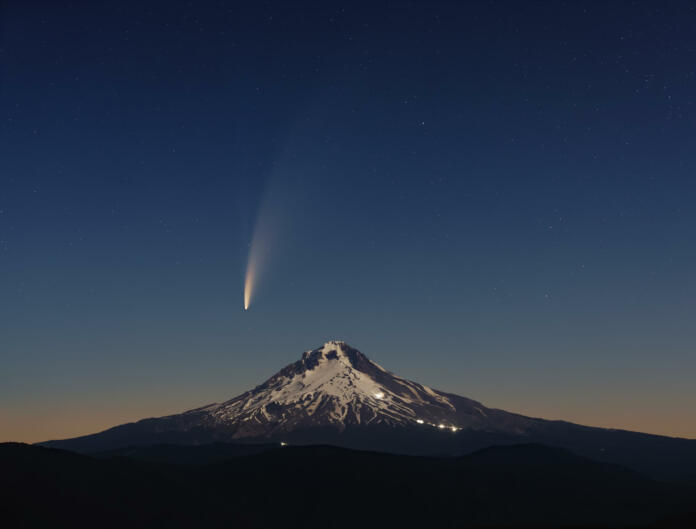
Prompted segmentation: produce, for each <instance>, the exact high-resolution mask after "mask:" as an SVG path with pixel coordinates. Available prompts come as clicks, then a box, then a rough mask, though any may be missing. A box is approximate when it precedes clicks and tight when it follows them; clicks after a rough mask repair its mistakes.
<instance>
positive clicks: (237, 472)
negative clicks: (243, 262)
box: [0, 444, 692, 529]
mask: <svg viewBox="0 0 696 529" xmlns="http://www.w3.org/2000/svg"><path fill="white" fill-rule="evenodd" d="M255 451H256V453H253V452H255ZM250 454H251V455H250ZM164 461H166V463H164ZM212 462H214V463H212ZM0 465H1V468H2V469H3V478H2V481H1V482H0V483H2V484H1V485H0V497H2V503H3V507H2V511H3V515H2V516H3V518H4V520H5V521H6V522H7V523H6V524H3V525H4V526H6V527H12V528H15V527H17V528H20V527H49V526H50V527H106V528H110V527H114V528H115V527H136V528H138V527H148V528H151V527H249V528H257V527H258V528H261V527H303V528H311V527H317V528H319V527H321V528H322V529H324V528H330V527H335V528H342V527H378V526H379V527H439V528H446V527H452V528H454V527H462V528H464V527H484V526H485V527H496V526H510V527H532V526H534V527H554V526H560V525H564V524H575V525H578V526H580V525H585V526H595V527H597V526H599V525H598V524H602V525H605V526H627V525H630V524H633V525H635V526H640V525H644V524H650V523H653V522H655V520H659V519H663V518H666V517H668V516H672V517H673V518H672V519H673V521H674V520H679V517H681V518H683V519H688V518H685V516H686V515H684V513H685V512H688V507H689V505H690V503H689V500H690V499H691V493H692V490H691V489H689V488H688V487H687V486H686V485H683V484H682V485H681V486H676V485H673V484H669V483H662V482H658V481H655V480H652V479H649V478H647V477H644V476H642V475H640V474H638V473H635V472H633V471H631V470H628V469H626V468H623V467H620V466H616V465H611V464H606V463H600V462H595V461H591V460H588V459H586V458H583V457H579V456H575V455H573V454H571V453H569V452H567V451H565V450H562V449H556V448H548V447H545V446H541V445H518V446H503V447H492V448H488V449H486V450H482V451H479V452H476V453H474V454H471V455H468V456H465V457H459V458H427V457H412V456H401V455H393V454H382V453H376V452H361V451H353V450H346V449H342V448H336V447H331V446H302V447H291V446H288V447H283V448H280V447H275V448H273V447H269V446H267V445H266V446H260V447H250V446H242V447H240V446H239V445H230V446H225V445H224V444H216V445H211V446H198V447H190V446H189V447H171V446H153V447H146V448H143V447H141V448H138V449H137V450H134V449H125V450H123V451H117V452H115V453H114V454H111V455H107V454H102V455H101V456H100V457H90V456H84V455H78V454H74V453H71V452H67V451H62V450H56V449H47V448H43V447H38V446H28V445H22V444H4V445H0ZM675 523H676V522H675Z"/></svg>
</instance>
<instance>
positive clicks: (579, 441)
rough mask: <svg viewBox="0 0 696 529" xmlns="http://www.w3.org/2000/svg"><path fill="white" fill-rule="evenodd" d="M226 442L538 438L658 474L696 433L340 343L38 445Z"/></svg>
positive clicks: (675, 461) (384, 446)
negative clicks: (535, 399) (606, 419)
mask: <svg viewBox="0 0 696 529" xmlns="http://www.w3.org/2000/svg"><path fill="white" fill-rule="evenodd" d="M229 441H236V442H247V443H267V442H276V443H280V442H283V443H290V444H317V443H326V444H333V445H338V446H345V447H349V448H358V449H367V450H381V451H386V452H393V453H404V454H421V455H461V454H464V453H468V452H471V451H474V450H478V449H481V448H485V447H487V446H491V445H500V444H517V443H520V442H524V443H528V442H539V443H544V444H548V445H555V446H562V447H566V448H568V449H570V450H573V451H574V452H576V453H578V454H581V455H584V456H588V457H592V458H593V459H598V460H603V461H607V462H613V463H620V464H624V465H627V466H630V467H632V468H635V469H638V470H641V471H644V472H648V473H651V474H652V475H656V476H667V477H675V476H677V475H681V474H684V475H688V474H690V475H694V474H696V441H694V440H686V439H674V438H669V437H663V436H655V435H650V434H641V433H636V432H627V431H622V430H609V429H603V428H592V427H587V426H580V425H576V424H572V423H568V422H564V421H548V420H544V419H537V418H530V417H525V416H523V415H518V414H515V413H510V412H506V411H503V410H498V409H492V408H487V407H486V406H484V405H483V404H481V403H480V402H477V401H475V400H471V399H468V398H465V397H460V396H457V395H453V394H450V393H445V392H442V391H438V390H435V389H432V388H429V387H427V386H424V385H422V384H419V383H417V382H412V381H410V380H406V379H404V378H402V377H399V376H397V375H395V374H394V373H391V372H389V371H387V370H386V369H384V368H383V367H381V366H380V365H379V364H377V363H375V362H373V361H372V360H370V359H369V358H368V357H367V356H365V355H364V354H362V353H361V352H360V351H358V350H357V349H355V348H353V347H351V346H349V345H348V344H346V343H345V342H341V341H330V342H327V343H325V344H324V345H323V346H322V347H319V348H317V349H314V350H311V351H307V352H305V353H304V354H303V355H302V357H301V358H300V359H299V360H298V361H297V362H294V363H292V364H290V365H288V366H286V367H285V368H283V369H281V370H280V371H279V372H278V373H276V374H275V375H273V376H272V377H271V378H269V379H268V380H266V381H265V382H264V383H263V384H261V385H259V386H257V387H256V388H254V389H252V390H250V391H247V392H246V393H243V394H242V395H239V396H238V397H235V398H233V399H231V400H228V401H226V402H223V403H219V404H210V405H208V406H204V407H202V408H197V409H194V410H190V411H187V412H184V413H181V414H177V415H170V416H166V417H160V418H154V419H144V420H141V421H138V422H136V423H129V424H124V425H121V426H117V427H115V428H111V429H109V430H106V431H104V432H100V433H97V434H92V435H87V436H83V437H77V438H74V439H67V440H61V441H47V442H45V443H41V444H42V445H44V446H49V447H57V448H65V449H69V450H76V451H81V452H96V451H104V450H110V449H115V448H120V447H124V446H129V445H152V444H158V443H170V444H205V443H213V442H229Z"/></svg>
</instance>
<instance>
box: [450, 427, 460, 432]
mask: <svg viewBox="0 0 696 529" xmlns="http://www.w3.org/2000/svg"><path fill="white" fill-rule="evenodd" d="M458 429H459V428H457V427H456V426H452V428H451V430H452V431H453V432H456V431H457V430H458Z"/></svg>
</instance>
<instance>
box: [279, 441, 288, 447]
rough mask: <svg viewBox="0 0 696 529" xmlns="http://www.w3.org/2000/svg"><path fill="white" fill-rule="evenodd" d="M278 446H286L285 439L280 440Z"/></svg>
mask: <svg viewBox="0 0 696 529" xmlns="http://www.w3.org/2000/svg"><path fill="white" fill-rule="evenodd" d="M280 446H288V443H286V442H285V441H281V442H280Z"/></svg>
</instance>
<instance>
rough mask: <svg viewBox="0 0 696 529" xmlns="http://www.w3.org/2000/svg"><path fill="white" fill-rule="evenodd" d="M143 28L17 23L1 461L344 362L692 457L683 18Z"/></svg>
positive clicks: (438, 18)
mask: <svg viewBox="0 0 696 529" xmlns="http://www.w3.org/2000/svg"><path fill="white" fill-rule="evenodd" d="M59 4H61V5H59ZM105 4H111V5H105ZM142 4H143V2H113V3H111V2H110V3H101V2H97V3H95V2H60V3H58V2H6V3H4V4H3V7H2V12H1V13H0V15H1V16H2V85H1V93H0V109H1V116H2V124H1V144H0V160H1V161H0V355H1V360H2V370H0V424H2V425H3V426H2V429H1V430H0V440H7V439H18V440H31V441H37V440H42V439H45V438H49V437H60V436H69V435H77V434H81V433H89V432H91V431H95V430H98V429H101V428H105V427H107V426H110V425H113V424H115V423H117V422H123V421H126V420H134V419H138V418H141V417H145V416H153V415H161V414H165V413H172V412H176V411H182V410H183V409H187V408H192V407H196V406H199V405H203V404H206V403H208V402H211V401H219V400H222V399H226V398H229V397H232V396H234V395H236V394H238V393H240V392H242V391H243V390H245V389H248V388H249V387H251V386H254V385H255V384H257V383H259V382H261V381H262V380H263V379H264V378H266V377H267V376H270V375H271V374H272V373H273V372H275V371H276V370H277V369H279V368H280V367H282V366H283V365H285V364H287V363H289V362H291V361H293V360H295V359H296V358H297V357H299V355H300V353H301V352H302V351H304V350H306V349H310V348H312V347H315V346H317V345H319V344H321V343H322V342H323V341H325V340H327V339H334V338H335V339H344V340H346V341H348V342H349V343H351V344H352V345H354V346H355V347H358V348H359V349H361V350H362V351H363V352H365V353H366V354H367V355H368V356H370V357H372V358H373V359H374V360H376V361H377V362H379V363H381V364H382V365H384V366H385V367H386V368H388V369H391V370H393V371H395V372H397V373H399V374H401V375H403V376H407V377H409V378H412V379H416V380H418V381H420V382H423V383H426V384H428V385H431V386H434V387H437V388H440V389H444V390H449V391H452V392H456V393H459V394H463V395H466V396H469V397H471V398H475V399H479V400H482V401H483V402H484V403H486V404H488V405H491V406H496V407H502V408H505V409H509V410H512V411H520V412H523V413H526V414H531V415H535V416H545V417H549V418H565V419H569V420H574V421H577V422H583V423H588V424H596V425H601V426H614V427H623V428H629V429H639V430H646V431H653V432H657V433H664V434H671V435H682V436H690V437H696V412H694V410H696V391H695V390H694V387H693V373H694V372H695V370H696V355H695V354H694V343H696V325H694V324H693V322H694V319H695V317H696V303H695V301H694V300H695V299H696V281H695V280H696V277H695V272H694V270H695V267H694V261H695V258H696V210H695V209H694V206H693V205H694V203H696V182H695V181H694V175H695V174H696V155H695V154H694V153H695V152H696V148H695V141H696V108H695V100H696V38H695V37H694V35H696V10H695V8H694V7H693V5H692V3H690V2H669V3H667V4H666V5H662V4H661V3H657V2H611V3H605V2H553V3H551V2H471V3H463V2H462V3H449V4H445V3H436V2H422V3H377V2H370V3H369V4H364V5H362V6H360V5H357V4H352V5H342V6H340V5H332V4H331V3H329V2H322V3H318V2H317V3H316V4H315V5H314V6H311V5H309V4H308V5H306V6H304V7H290V6H289V5H288V3H287V2H265V3H248V4H247V5H243V4H241V3H239V4H236V3H233V2H185V3H182V2H174V1H169V2H161V3H160V2H146V4H148V5H147V6H143V5H142ZM256 223H261V224H264V225H266V226H268V227H269V232H272V237H268V238H267V244H268V246H269V254H268V259H267V260H266V266H265V269H264V271H263V273H262V274H261V275H260V276H259V281H258V286H257V290H256V292H255V295H254V299H253V303H252V306H251V308H250V310H249V311H247V312H244V311H243V310H242V289H243V281H244V273H245V267H246V263H247V257H248V252H249V245H250V242H251V239H252V234H253V231H254V226H255V224H256Z"/></svg>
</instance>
